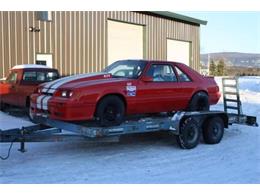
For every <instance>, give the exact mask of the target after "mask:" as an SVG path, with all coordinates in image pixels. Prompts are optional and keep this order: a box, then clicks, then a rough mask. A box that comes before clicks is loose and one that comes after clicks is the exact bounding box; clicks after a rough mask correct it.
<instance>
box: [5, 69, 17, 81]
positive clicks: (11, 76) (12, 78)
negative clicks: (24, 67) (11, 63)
mask: <svg viewBox="0 0 260 195" xmlns="http://www.w3.org/2000/svg"><path fill="white" fill-rule="evenodd" d="M16 81H17V72H12V73H11V74H10V75H9V76H8V78H7V79H6V82H7V83H16Z"/></svg>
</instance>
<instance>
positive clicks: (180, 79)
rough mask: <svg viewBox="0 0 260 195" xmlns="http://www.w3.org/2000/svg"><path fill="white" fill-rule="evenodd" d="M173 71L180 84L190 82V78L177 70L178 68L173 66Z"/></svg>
mask: <svg viewBox="0 0 260 195" xmlns="http://www.w3.org/2000/svg"><path fill="white" fill-rule="evenodd" d="M175 70H176V72H177V74H178V76H179V81H180V82H191V81H192V80H191V79H190V77H189V76H188V75H187V74H186V73H184V72H183V71H182V70H181V69H179V68H178V67H176V66H175Z"/></svg>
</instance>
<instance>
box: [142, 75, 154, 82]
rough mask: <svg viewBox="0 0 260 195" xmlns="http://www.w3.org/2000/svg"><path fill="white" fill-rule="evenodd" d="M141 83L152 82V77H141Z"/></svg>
mask: <svg viewBox="0 0 260 195" xmlns="http://www.w3.org/2000/svg"><path fill="white" fill-rule="evenodd" d="M142 81H144V82H152V81H153V77H150V76H143V78H142Z"/></svg>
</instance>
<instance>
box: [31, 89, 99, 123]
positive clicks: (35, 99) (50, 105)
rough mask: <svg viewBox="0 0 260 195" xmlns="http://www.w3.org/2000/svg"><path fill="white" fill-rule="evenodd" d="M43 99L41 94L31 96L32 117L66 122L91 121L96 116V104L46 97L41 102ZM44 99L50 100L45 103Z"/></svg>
mask: <svg viewBox="0 0 260 195" xmlns="http://www.w3.org/2000/svg"><path fill="white" fill-rule="evenodd" d="M41 98H42V97H40V95H39V94H33V95H32V96H31V107H30V109H31V113H32V116H44V117H48V118H51V119H55V120H64V121H81V120H90V119H92V118H93V116H94V112H95V105H94V104H89V103H88V104H86V103H81V102H78V101H73V100H71V99H68V98H61V97H48V98H47V97H46V98H42V99H43V100H42V101H39V99H41ZM44 99H48V101H47V102H45V101H44Z"/></svg>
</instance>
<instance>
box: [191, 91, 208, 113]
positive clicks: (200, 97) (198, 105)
mask: <svg viewBox="0 0 260 195" xmlns="http://www.w3.org/2000/svg"><path fill="white" fill-rule="evenodd" d="M187 110H188V111H209V97H208V95H207V94H206V93H205V92H203V91H201V92H198V93H196V94H195V95H194V96H193V97H192V99H191V101H190V103H189V106H188V109H187Z"/></svg>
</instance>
